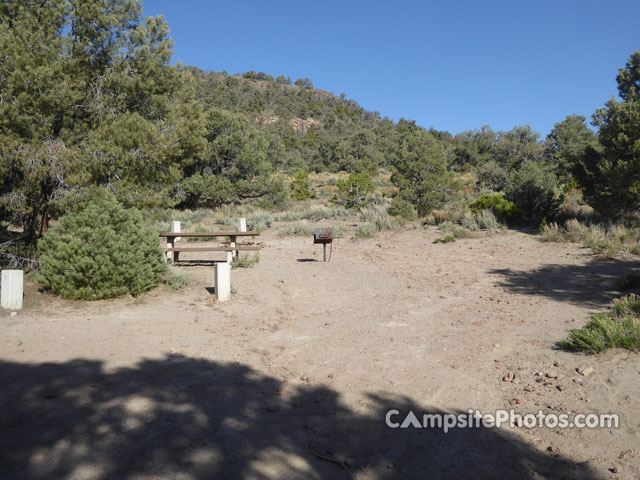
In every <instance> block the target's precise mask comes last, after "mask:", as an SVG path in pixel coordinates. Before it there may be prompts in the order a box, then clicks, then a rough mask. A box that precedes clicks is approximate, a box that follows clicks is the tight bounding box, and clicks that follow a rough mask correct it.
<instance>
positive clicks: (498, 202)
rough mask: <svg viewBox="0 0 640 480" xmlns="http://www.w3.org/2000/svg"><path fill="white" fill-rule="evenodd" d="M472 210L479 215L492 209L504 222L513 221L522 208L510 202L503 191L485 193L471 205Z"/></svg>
mask: <svg viewBox="0 0 640 480" xmlns="http://www.w3.org/2000/svg"><path fill="white" fill-rule="evenodd" d="M469 208H470V209H471V211H472V212H473V213H474V214H476V215H478V214H480V213H482V212H483V211H487V210H489V211H491V212H492V213H493V214H494V215H495V217H496V218H497V219H498V220H500V221H501V222H503V223H511V222H513V221H515V220H517V218H518V217H519V215H520V214H521V213H522V210H521V209H520V208H519V207H518V206H517V205H516V204H515V203H514V202H510V201H509V200H507V199H506V198H504V196H503V195H502V194H501V193H491V194H487V195H483V196H482V197H480V198H479V199H477V200H476V201H474V202H472V203H471V204H470V205H469Z"/></svg>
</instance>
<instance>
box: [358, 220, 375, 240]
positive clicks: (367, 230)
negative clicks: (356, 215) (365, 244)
mask: <svg viewBox="0 0 640 480" xmlns="http://www.w3.org/2000/svg"><path fill="white" fill-rule="evenodd" d="M375 232H376V229H375V226H374V225H372V224H370V223H361V224H360V225H358V227H357V228H356V233H355V237H356V238H371V237H373V235H374V234H375Z"/></svg>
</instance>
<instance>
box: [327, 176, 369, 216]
mask: <svg viewBox="0 0 640 480" xmlns="http://www.w3.org/2000/svg"><path fill="white" fill-rule="evenodd" d="M336 185H337V187H338V194H337V195H336V201H338V202H340V203H342V204H343V205H344V206H345V207H346V208H354V207H363V206H364V205H366V204H367V202H368V201H369V197H371V194H373V192H374V190H375V185H374V183H373V180H372V179H371V175H369V174H368V173H352V174H351V175H349V178H341V179H340V180H338V183H337V184H336Z"/></svg>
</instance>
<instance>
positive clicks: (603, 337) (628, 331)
mask: <svg viewBox="0 0 640 480" xmlns="http://www.w3.org/2000/svg"><path fill="white" fill-rule="evenodd" d="M558 346H559V347H560V348H564V349H566V350H573V351H584V352H587V353H598V352H603V351H605V350H607V349H609V348H625V349H627V350H634V351H635V350H639V349H640V297H638V296H637V295H630V296H628V297H623V298H621V299H618V300H616V301H614V306H613V310H612V311H611V312H606V313H596V314H594V315H592V316H591V320H590V321H589V323H587V325H585V327H584V328H580V329H576V330H572V331H571V332H570V333H569V337H568V338H567V339H566V340H562V341H561V342H558Z"/></svg>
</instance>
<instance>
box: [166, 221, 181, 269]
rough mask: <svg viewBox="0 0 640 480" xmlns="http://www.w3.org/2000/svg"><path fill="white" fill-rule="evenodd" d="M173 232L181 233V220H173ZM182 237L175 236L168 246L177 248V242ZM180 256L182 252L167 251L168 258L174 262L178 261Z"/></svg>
mask: <svg viewBox="0 0 640 480" xmlns="http://www.w3.org/2000/svg"><path fill="white" fill-rule="evenodd" d="M171 233H180V221H179V220H174V221H173V222H171ZM180 238H181V237H173V238H170V241H169V242H168V243H167V247H169V248H175V247H176V243H177V242H178V240H180ZM179 258H180V252H167V260H168V261H170V262H172V263H174V262H177V261H178V259H179Z"/></svg>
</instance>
